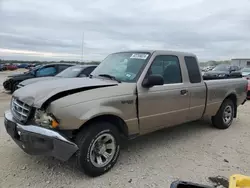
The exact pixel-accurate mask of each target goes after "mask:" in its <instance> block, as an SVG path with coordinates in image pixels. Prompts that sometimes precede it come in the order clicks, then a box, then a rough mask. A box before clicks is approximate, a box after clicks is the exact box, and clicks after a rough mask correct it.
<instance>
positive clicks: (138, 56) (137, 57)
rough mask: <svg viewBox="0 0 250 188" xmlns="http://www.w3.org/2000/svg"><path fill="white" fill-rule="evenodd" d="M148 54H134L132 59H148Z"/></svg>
mask: <svg viewBox="0 0 250 188" xmlns="http://www.w3.org/2000/svg"><path fill="white" fill-rule="evenodd" d="M147 57H148V54H141V53H140V54H132V55H131V57H130V58H132V59H147Z"/></svg>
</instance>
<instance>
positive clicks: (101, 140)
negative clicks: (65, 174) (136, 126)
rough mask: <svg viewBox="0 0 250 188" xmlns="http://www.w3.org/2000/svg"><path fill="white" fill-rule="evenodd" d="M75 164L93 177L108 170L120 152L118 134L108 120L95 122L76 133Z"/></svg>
mask: <svg viewBox="0 0 250 188" xmlns="http://www.w3.org/2000/svg"><path fill="white" fill-rule="evenodd" d="M76 143H77V145H78V147H79V151H78V152H77V154H76V157H77V165H78V167H79V168H80V170H81V171H84V172H85V173H86V174H87V175H89V176H92V177H95V176H99V175H102V174H104V173H105V172H107V171H109V170H110V169H111V168H112V167H113V166H114V164H115V163H116V161H117V158H118V156H119V154H120V134H119V132H118V130H117V128H116V127H115V126H114V125H112V124H110V123H108V122H96V123H92V124H90V125H88V128H86V129H83V130H82V131H81V132H79V133H78V135H77V138H76Z"/></svg>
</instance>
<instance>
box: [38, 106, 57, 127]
mask: <svg viewBox="0 0 250 188" xmlns="http://www.w3.org/2000/svg"><path fill="white" fill-rule="evenodd" d="M34 120H35V122H36V123H37V124H38V125H40V126H42V127H45V128H56V127H58V125H59V122H58V120H56V118H55V117H54V116H53V115H52V114H49V113H47V112H45V111H43V110H36V112H35V117H34Z"/></svg>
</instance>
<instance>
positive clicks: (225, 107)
mask: <svg viewBox="0 0 250 188" xmlns="http://www.w3.org/2000/svg"><path fill="white" fill-rule="evenodd" d="M234 108H235V107H234V103H233V101H232V100H230V99H226V100H224V102H223V103H222V105H221V107H220V109H219V111H218V112H217V114H216V115H215V116H214V117H212V123H213V125H214V126H215V127H216V128H218V129H227V128H228V127H230V125H231V124H232V122H233V118H234V112H235V111H234V110H235V109H234Z"/></svg>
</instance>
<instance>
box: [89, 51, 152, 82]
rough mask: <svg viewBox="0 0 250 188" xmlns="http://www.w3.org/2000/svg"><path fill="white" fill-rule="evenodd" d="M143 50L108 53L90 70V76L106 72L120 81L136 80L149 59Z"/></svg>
mask: <svg viewBox="0 0 250 188" xmlns="http://www.w3.org/2000/svg"><path fill="white" fill-rule="evenodd" d="M149 55H150V54H149V53H145V52H121V53H115V54H111V55H109V56H108V57H107V58H105V59H104V60H103V61H102V63H101V64H100V65H99V66H98V67H97V68H96V69H95V70H94V71H93V72H92V74H91V75H92V76H94V77H97V76H99V75H105V74H108V75H110V76H113V77H115V78H116V79H117V80H119V81H121V82H136V80H137V78H138V77H139V74H140V71H141V69H142V68H143V66H144V65H145V64H146V62H147V60H148V59H149Z"/></svg>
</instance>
